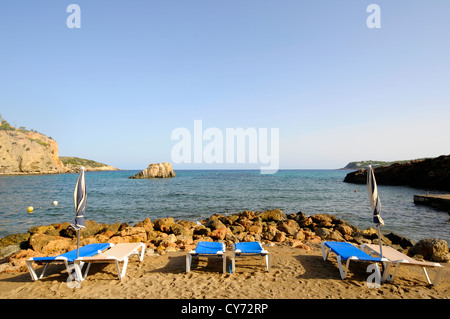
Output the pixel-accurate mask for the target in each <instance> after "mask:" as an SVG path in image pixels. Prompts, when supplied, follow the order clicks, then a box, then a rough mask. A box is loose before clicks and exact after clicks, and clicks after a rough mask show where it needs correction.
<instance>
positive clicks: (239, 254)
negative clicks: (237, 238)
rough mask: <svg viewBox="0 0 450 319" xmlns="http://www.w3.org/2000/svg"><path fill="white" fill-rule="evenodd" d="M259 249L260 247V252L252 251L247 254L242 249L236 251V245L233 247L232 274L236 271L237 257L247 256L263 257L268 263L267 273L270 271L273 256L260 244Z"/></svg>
mask: <svg viewBox="0 0 450 319" xmlns="http://www.w3.org/2000/svg"><path fill="white" fill-rule="evenodd" d="M251 243H254V242H251ZM240 244H244V245H245V244H246V243H240ZM258 244H259V247H260V249H261V250H260V251H256V250H255V251H252V250H249V252H245V251H242V250H241V249H236V244H234V245H233V252H232V256H231V272H232V273H234V272H235V271H236V257H245V256H258V255H260V256H262V257H263V258H264V259H265V262H266V270H267V272H269V271H270V266H271V255H270V253H269V252H268V251H267V250H265V249H263V248H262V246H261V244H260V243H259V242H258Z"/></svg>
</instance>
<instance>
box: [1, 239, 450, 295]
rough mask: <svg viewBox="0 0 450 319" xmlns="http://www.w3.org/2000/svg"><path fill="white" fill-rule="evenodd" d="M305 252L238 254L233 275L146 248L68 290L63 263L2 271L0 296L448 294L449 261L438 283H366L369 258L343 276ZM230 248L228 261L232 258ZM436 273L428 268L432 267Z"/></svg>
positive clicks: (411, 270)
mask: <svg viewBox="0 0 450 319" xmlns="http://www.w3.org/2000/svg"><path fill="white" fill-rule="evenodd" d="M309 246H310V247H311V248H312V249H311V250H310V251H307V250H305V249H302V248H294V247H291V246H289V245H286V244H277V245H273V246H266V247H265V248H266V249H267V250H269V252H270V253H271V254H272V269H271V271H270V272H266V271H265V268H264V262H263V259H262V258H261V257H246V258H241V259H239V260H238V262H237V263H236V273H234V274H230V273H227V274H223V273H221V272H220V271H221V261H219V260H218V259H215V258H210V259H207V258H206V257H200V259H199V262H198V263H194V264H193V270H192V271H191V272H190V273H188V274H186V273H185V256H186V252H184V251H177V252H169V253H165V254H163V255H158V254H155V253H153V251H152V250H147V252H146V255H145V257H144V260H143V262H139V261H138V260H137V259H133V260H130V263H129V265H128V270H127V275H126V277H125V278H124V279H123V280H122V281H119V280H118V278H117V275H116V274H117V273H116V269H115V266H114V264H93V265H92V267H91V270H90V272H89V275H88V277H87V278H86V280H84V281H83V282H82V283H81V287H80V288H69V286H68V284H67V282H66V280H67V278H68V275H67V272H66V271H65V269H64V266H62V265H51V266H50V267H49V269H48V270H47V272H48V275H47V276H46V277H44V278H43V279H41V280H39V281H36V282H33V281H32V280H31V278H30V275H29V273H24V272H21V273H2V274H0V298H2V299H36V298H37V299H90V298H94V299H178V300H179V299H185V300H186V299H211V300H214V299H216V300H217V299H448V298H449V297H450V280H449V269H450V264H449V263H442V265H443V266H444V268H445V269H444V274H443V276H442V278H441V281H440V283H439V284H438V285H437V286H430V285H428V284H427V282H426V279H425V276H424V274H423V272H422V270H421V269H420V268H416V267H401V268H400V270H399V272H398V274H397V277H396V279H395V282H394V283H382V284H381V287H380V288H369V287H368V286H367V285H366V279H367V276H368V275H369V273H366V267H367V264H365V263H357V262H354V263H352V264H351V266H350V270H349V275H348V277H347V278H346V279H345V280H342V279H341V278H340V276H339V271H338V267H337V264H336V259H335V258H334V256H332V257H331V258H330V260H327V261H324V260H323V258H322V251H321V249H320V244H309ZM230 256H231V255H230V252H228V258H227V267H228V264H229V263H230V262H231V259H230ZM429 273H430V276H431V277H432V278H433V277H434V271H432V270H430V272H429Z"/></svg>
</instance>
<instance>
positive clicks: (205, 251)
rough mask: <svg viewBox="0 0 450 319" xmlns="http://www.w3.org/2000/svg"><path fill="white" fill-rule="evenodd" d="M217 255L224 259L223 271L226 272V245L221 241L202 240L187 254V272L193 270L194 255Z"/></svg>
mask: <svg viewBox="0 0 450 319" xmlns="http://www.w3.org/2000/svg"><path fill="white" fill-rule="evenodd" d="M198 256H208V257H209V256H217V257H219V258H222V260H223V273H226V256H225V245H224V244H223V243H220V242H209V241H201V242H199V243H198V244H197V247H195V249H194V250H191V251H190V252H189V253H188V254H187V255H186V273H188V272H190V271H191V265H192V257H198Z"/></svg>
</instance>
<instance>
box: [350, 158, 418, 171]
mask: <svg viewBox="0 0 450 319" xmlns="http://www.w3.org/2000/svg"><path fill="white" fill-rule="evenodd" d="M424 159H426V158H420V159H415V160H404V161H392V162H385V161H372V160H368V161H357V162H350V163H348V164H347V165H346V166H345V167H344V168H343V169H360V168H367V167H368V166H369V165H372V167H382V166H390V165H392V164H398V163H400V164H404V163H411V162H412V161H420V160H424Z"/></svg>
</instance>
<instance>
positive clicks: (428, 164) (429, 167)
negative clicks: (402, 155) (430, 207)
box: [344, 155, 450, 191]
mask: <svg viewBox="0 0 450 319" xmlns="http://www.w3.org/2000/svg"><path fill="white" fill-rule="evenodd" d="M374 172H375V178H376V180H377V184H380V185H395V186H410V187H416V188H424V189H430V190H431V189H435V190H444V191H450V155H442V156H439V157H436V158H427V159H423V160H415V161H411V162H408V163H396V164H392V165H390V166H383V167H377V168H375V169H374ZM366 178H367V172H366V170H365V169H360V170H358V171H355V172H351V173H348V174H347V176H346V177H345V179H344V182H346V183H355V184H365V183H366Z"/></svg>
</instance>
